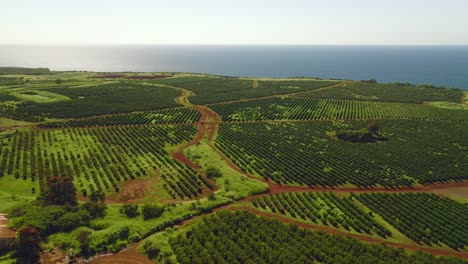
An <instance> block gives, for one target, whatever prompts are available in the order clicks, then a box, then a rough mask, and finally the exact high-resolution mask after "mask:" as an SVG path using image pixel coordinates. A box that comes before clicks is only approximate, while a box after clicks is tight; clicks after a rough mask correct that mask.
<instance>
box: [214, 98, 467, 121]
mask: <svg viewBox="0 0 468 264" xmlns="http://www.w3.org/2000/svg"><path fill="white" fill-rule="evenodd" d="M210 107H211V108H212V109H213V110H215V111H216V112H217V113H219V114H220V115H221V117H222V118H223V120H224V121H229V122H235V121H261V120H347V119H415V120H453V121H468V115H467V114H466V112H465V111H463V110H449V109H441V108H436V107H431V106H427V105H421V104H407V103H394V102H365V101H352V100H335V99H316V98H302V97H301V98H296V97H284V98H281V97H273V98H265V99H258V100H249V101H240V102H232V103H225V104H215V105H210Z"/></svg>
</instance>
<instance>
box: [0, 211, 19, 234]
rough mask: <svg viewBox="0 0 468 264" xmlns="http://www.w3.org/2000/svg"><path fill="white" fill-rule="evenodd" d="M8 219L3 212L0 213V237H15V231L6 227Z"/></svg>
mask: <svg viewBox="0 0 468 264" xmlns="http://www.w3.org/2000/svg"><path fill="white" fill-rule="evenodd" d="M9 222H10V220H8V218H6V217H5V215H4V214H0V238H15V237H16V234H15V231H13V230H11V229H9V228H8V223H9Z"/></svg>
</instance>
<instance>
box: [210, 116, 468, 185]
mask: <svg viewBox="0 0 468 264" xmlns="http://www.w3.org/2000/svg"><path fill="white" fill-rule="evenodd" d="M379 124H380V126H381V128H380V130H379V131H380V134H382V135H383V136H385V137H386V138H387V140H386V141H385V142H384V143H376V144H354V143H352V142H347V141H342V140H336V139H333V138H332V137H330V136H329V135H330V134H332V133H333V131H336V130H339V129H351V130H357V129H358V128H360V127H363V126H365V125H366V122H364V121H348V122H325V121H322V122H301V123H246V124H222V125H221V126H220V130H219V135H218V137H217V140H216V146H217V147H218V148H219V149H221V150H222V151H223V152H224V153H225V154H226V155H227V156H228V157H229V158H230V159H231V160H232V161H233V162H234V163H236V165H237V166H239V167H240V168H241V169H242V170H244V171H245V172H248V173H254V174H256V175H259V176H262V177H264V178H266V179H269V180H272V181H274V182H276V183H281V184H305V185H310V186H316V185H321V186H338V185H344V184H346V183H351V184H354V185H357V186H363V187H368V186H376V185H383V186H388V187H395V186H409V185H414V184H418V183H432V182H444V181H451V180H464V179H466V177H467V175H468V171H467V169H468V159H467V156H466V155H465V154H464V152H465V151H466V147H464V146H466V145H468V142H467V137H466V136H464V135H465V134H466V133H465V131H467V130H468V126H467V124H466V123H452V122H444V123H442V122H434V121H418V120H413V121H406V120H385V121H384V120H381V121H379ZM448 142H454V144H448ZM455 142H456V143H455Z"/></svg>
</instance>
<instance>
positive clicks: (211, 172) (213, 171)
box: [206, 167, 223, 179]
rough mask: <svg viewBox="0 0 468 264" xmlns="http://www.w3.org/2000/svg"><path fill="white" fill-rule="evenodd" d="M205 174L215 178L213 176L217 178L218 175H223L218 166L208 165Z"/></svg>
mask: <svg viewBox="0 0 468 264" xmlns="http://www.w3.org/2000/svg"><path fill="white" fill-rule="evenodd" d="M206 176H208V178H211V179H215V178H219V177H221V176H223V174H222V173H221V171H220V170H219V169H218V168H215V167H209V168H208V169H207V170H206Z"/></svg>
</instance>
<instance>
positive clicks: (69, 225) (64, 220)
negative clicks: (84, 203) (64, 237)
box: [55, 210, 91, 232]
mask: <svg viewBox="0 0 468 264" xmlns="http://www.w3.org/2000/svg"><path fill="white" fill-rule="evenodd" d="M90 219H91V216H90V214H89V212H88V211H84V210H79V211H77V212H67V213H65V214H64V215H63V216H61V217H60V218H59V219H58V220H57V221H56V222H55V226H56V228H57V230H58V231H65V232H68V231H71V230H73V229H75V228H76V227H79V226H83V225H88V224H89V220H90Z"/></svg>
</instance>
